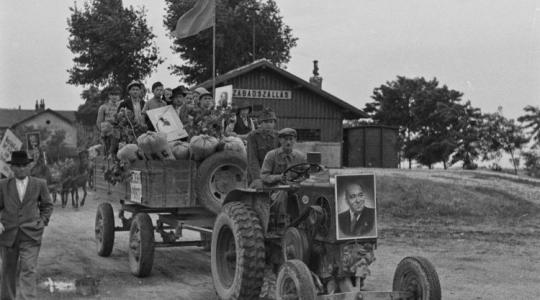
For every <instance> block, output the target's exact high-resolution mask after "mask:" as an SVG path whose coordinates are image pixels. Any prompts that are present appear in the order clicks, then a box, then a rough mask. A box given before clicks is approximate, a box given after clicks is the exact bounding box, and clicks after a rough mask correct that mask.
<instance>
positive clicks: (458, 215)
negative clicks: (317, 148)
mask: <svg viewBox="0 0 540 300" xmlns="http://www.w3.org/2000/svg"><path fill="white" fill-rule="evenodd" d="M426 172H428V171H426ZM375 173H376V176H377V201H378V215H379V216H380V217H382V218H384V219H393V218H398V219H405V220H415V221H417V222H422V223H423V222H427V223H430V222H438V221H441V222H443V223H455V222H461V223H465V224H477V223H482V222H486V221H487V220H491V221H500V222H501V223H508V222H513V221H516V220H522V219H523V218H533V219H534V218H536V219H540V204H539V202H534V201H532V200H531V199H530V198H527V197H526V196H527V195H528V193H526V192H527V190H538V188H537V184H538V183H536V182H529V181H527V180H519V179H516V178H507V177H501V176H497V178H494V177H490V176H486V175H485V174H480V173H476V172H471V171H468V172H465V171H464V172H463V173H462V174H459V173H458V174H456V172H452V173H448V174H446V175H445V174H440V173H439V174H427V175H426V174H422V173H419V172H418V171H415V172H407V171H406V170H398V171H396V170H394V171H391V172H388V171H386V172H385V171H375ZM475 179H476V180H478V181H476V182H475V181H472V180H475ZM495 180H496V182H495ZM533 193H534V192H533ZM529 194H530V193H529ZM537 195H538V193H537V194H532V197H536V196H537ZM539 200H540V199H539Z"/></svg>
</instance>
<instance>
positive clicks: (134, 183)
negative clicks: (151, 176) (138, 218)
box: [129, 171, 142, 203]
mask: <svg viewBox="0 0 540 300" xmlns="http://www.w3.org/2000/svg"><path fill="white" fill-rule="evenodd" d="M129 186H130V188H131V202H137V203H141V202H142V184H141V171H131V181H130V182H129Z"/></svg>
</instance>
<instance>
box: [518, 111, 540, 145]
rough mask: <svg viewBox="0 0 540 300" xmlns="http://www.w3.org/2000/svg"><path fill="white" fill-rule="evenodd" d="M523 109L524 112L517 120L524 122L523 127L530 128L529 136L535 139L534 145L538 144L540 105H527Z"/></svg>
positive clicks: (539, 140) (539, 138)
mask: <svg viewBox="0 0 540 300" xmlns="http://www.w3.org/2000/svg"><path fill="white" fill-rule="evenodd" d="M523 110H525V112H526V114H525V115H523V116H521V117H519V118H518V121H519V122H521V123H525V125H524V127H525V128H527V129H529V130H530V138H531V139H532V140H534V141H536V146H540V107H538V106H536V107H534V106H532V105H527V106H526V107H525V108H524V109H523Z"/></svg>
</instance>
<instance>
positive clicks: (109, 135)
mask: <svg viewBox="0 0 540 300" xmlns="http://www.w3.org/2000/svg"><path fill="white" fill-rule="evenodd" d="M121 94H122V90H121V89H120V88H119V87H111V88H110V89H109V94H108V99H107V102H105V103H103V104H102V105H101V106H100V107H99V109H98V115H97V120H96V127H97V129H98V131H99V133H100V136H101V140H102V142H103V148H104V150H105V151H104V153H105V155H106V156H107V155H109V154H111V153H112V151H111V150H112V148H113V144H114V140H113V139H114V133H113V125H112V124H113V123H114V121H115V120H114V119H115V115H116V111H117V110H118V104H119V101H120V96H121Z"/></svg>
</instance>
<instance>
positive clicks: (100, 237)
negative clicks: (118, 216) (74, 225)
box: [94, 203, 114, 257]
mask: <svg viewBox="0 0 540 300" xmlns="http://www.w3.org/2000/svg"><path fill="white" fill-rule="evenodd" d="M94 230H95V233H96V246H97V253H98V255H99V256H103V257H107V256H109V255H111V252H112V249H113V245H114V213H113V208H112V205H111V204H110V203H100V204H99V206H98V208H97V211H96V222H95V227H94Z"/></svg>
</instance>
